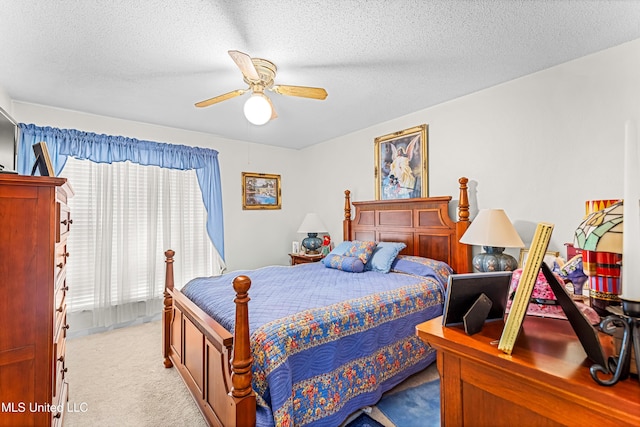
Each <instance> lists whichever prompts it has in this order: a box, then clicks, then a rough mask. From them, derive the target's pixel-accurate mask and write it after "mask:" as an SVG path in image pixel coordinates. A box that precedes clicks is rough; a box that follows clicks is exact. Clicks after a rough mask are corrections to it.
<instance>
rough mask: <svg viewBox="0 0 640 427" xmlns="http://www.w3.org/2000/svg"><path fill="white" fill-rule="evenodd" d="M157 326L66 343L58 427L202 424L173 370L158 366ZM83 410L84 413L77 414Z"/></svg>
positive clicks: (190, 426) (157, 323)
mask: <svg viewBox="0 0 640 427" xmlns="http://www.w3.org/2000/svg"><path fill="white" fill-rule="evenodd" d="M161 341H162V330H161V326H160V322H157V321H156V322H149V323H145V324H142V325H138V326H129V327H126V328H122V329H116V330H113V331H109V332H103V333H100V334H95V335H89V336H85V337H81V338H72V339H69V340H68V341H67V351H66V354H67V367H68V372H67V378H68V380H69V406H68V407H70V408H74V407H75V408H76V409H77V410H78V412H69V413H67V414H66V415H65V418H64V427H86V426H92V427H102V426H110V427H111V426H126V427H129V426H131V427H134V426H135V427H146V426H148V427H152V426H153V427H163V426H189V427H198V426H206V423H205V421H204V419H203V418H202V415H201V414H200V411H199V410H198V408H197V406H196V404H195V403H194V401H193V398H192V397H191V395H190V394H189V392H188V391H187V388H186V386H185V385H184V383H183V382H182V379H181V378H180V376H179V375H178V373H177V372H176V370H175V369H166V368H165V367H164V365H163V364H162V349H161ZM81 409H82V410H85V412H81Z"/></svg>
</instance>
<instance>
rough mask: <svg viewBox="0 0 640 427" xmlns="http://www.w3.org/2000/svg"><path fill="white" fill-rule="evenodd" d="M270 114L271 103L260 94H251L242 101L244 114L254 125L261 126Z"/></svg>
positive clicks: (269, 117)
mask: <svg viewBox="0 0 640 427" xmlns="http://www.w3.org/2000/svg"><path fill="white" fill-rule="evenodd" d="M271 114H272V110H271V104H270V103H269V100H268V99H267V97H266V96H264V95H262V94H253V95H251V96H250V97H249V99H247V101H246V102H245V103H244V116H245V117H246V118H247V120H249V122H250V123H252V124H254V125H257V126H261V125H263V124H265V123H267V122H268V121H269V119H271Z"/></svg>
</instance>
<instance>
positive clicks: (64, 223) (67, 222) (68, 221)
mask: <svg viewBox="0 0 640 427" xmlns="http://www.w3.org/2000/svg"><path fill="white" fill-rule="evenodd" d="M60 223H61V224H62V225H67V224H69V225H71V224H73V220H72V219H70V220H66V219H63V220H62V221H60Z"/></svg>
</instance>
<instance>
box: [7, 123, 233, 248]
mask: <svg viewBox="0 0 640 427" xmlns="http://www.w3.org/2000/svg"><path fill="white" fill-rule="evenodd" d="M41 141H44V142H46V143H47V148H48V149H49V155H50V157H51V163H52V164H53V169H54V170H55V173H56V175H58V174H59V173H60V172H61V171H62V169H63V168H64V165H65V163H66V161H67V157H68V156H72V157H75V158H78V159H87V160H91V161H94V162H97V163H113V162H124V161H126V160H128V161H130V162H132V163H137V164H140V165H147V166H150V165H153V166H159V167H162V168H169V169H180V170H188V169H195V170H196V176H197V177H198V183H199V184H200V190H201V191H202V200H203V202H204V206H205V208H206V210H207V233H208V234H209V238H210V239H211V242H212V243H213V245H214V246H215V248H216V250H217V251H218V253H219V254H220V256H221V257H222V259H223V260H224V227H223V220H222V189H221V186H220V167H219V165H218V152H217V151H216V150H212V149H208V148H200V147H188V146H185V145H175V144H166V143H160V142H153V141H140V140H138V139H135V138H127V137H124V136H111V135H104V134H102V135H98V134H95V133H91V132H82V131H79V130H75V129H58V128H52V127H48V126H47V127H40V126H36V125H33V124H28V125H27V124H24V123H20V142H19V146H18V173H20V174H25V175H29V174H31V168H32V166H33V164H34V162H35V155H34V154H33V149H32V148H31V147H32V145H33V144H36V143H38V142H41Z"/></svg>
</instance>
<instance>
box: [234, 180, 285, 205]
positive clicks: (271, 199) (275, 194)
mask: <svg viewBox="0 0 640 427" xmlns="http://www.w3.org/2000/svg"><path fill="white" fill-rule="evenodd" d="M281 207H282V201H281V188H280V175H274V174H266V173H255V172H242V209H247V210H251V209H281Z"/></svg>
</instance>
